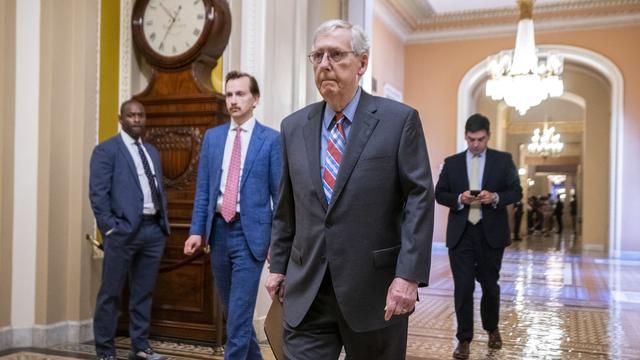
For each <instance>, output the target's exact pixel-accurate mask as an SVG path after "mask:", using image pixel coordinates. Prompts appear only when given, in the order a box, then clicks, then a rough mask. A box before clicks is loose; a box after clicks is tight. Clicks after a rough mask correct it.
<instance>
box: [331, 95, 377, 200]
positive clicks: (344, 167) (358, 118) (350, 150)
mask: <svg viewBox="0 0 640 360" xmlns="http://www.w3.org/2000/svg"><path fill="white" fill-rule="evenodd" d="M376 111H377V108H376V104H375V100H374V98H373V97H372V96H371V95H369V94H367V93H365V92H364V91H362V94H361V95H360V103H359V104H358V108H357V109H356V114H355V117H354V119H350V120H351V126H352V127H351V131H350V132H349V138H348V139H347V148H346V150H345V154H344V158H343V159H342V163H341V164H340V170H339V171H338V178H337V179H336V184H335V186H334V187H333V195H332V197H331V204H329V211H330V210H331V208H332V207H333V205H334V204H335V203H336V201H337V199H338V197H340V194H341V193H342V189H344V186H345V184H346V183H347V181H348V180H349V177H350V176H351V173H352V172H353V168H354V167H355V166H356V164H357V163H358V159H359V158H360V154H361V153H362V150H363V149H364V146H365V145H366V144H367V141H369V137H371V134H372V133H373V129H374V128H375V127H376V124H378V119H377V118H376V117H375V116H374V114H375V112H376Z"/></svg>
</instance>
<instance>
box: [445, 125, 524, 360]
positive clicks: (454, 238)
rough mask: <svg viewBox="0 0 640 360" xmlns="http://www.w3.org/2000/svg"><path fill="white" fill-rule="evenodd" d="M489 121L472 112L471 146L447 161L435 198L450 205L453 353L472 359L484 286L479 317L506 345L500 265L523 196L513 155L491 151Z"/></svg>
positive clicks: (494, 339) (496, 341)
mask: <svg viewBox="0 0 640 360" xmlns="http://www.w3.org/2000/svg"><path fill="white" fill-rule="evenodd" d="M489 129H490V124H489V119H487V118H486V117H485V116H483V115H481V114H473V115H471V116H470V117H469V119H467V123H466V125H465V139H466V141H467V145H468V149H467V150H466V151H463V152H461V153H458V154H455V155H452V156H450V157H448V158H446V159H445V160H444V166H443V167H442V172H440V178H439V179H438V184H437V185H436V201H437V202H438V203H439V204H441V205H444V206H446V207H448V208H449V222H448V225H447V248H449V262H450V265H451V272H452V274H453V284H454V303H455V310H456V319H457V321H458V330H457V333H456V337H457V338H458V346H457V347H456V349H455V351H454V353H453V357H454V358H456V359H468V358H469V352H470V346H469V345H470V343H471V340H472V339H473V291H474V288H475V281H476V280H477V281H478V282H479V283H480V285H481V286H482V300H481V301H480V316H481V318H482V327H483V328H484V330H486V331H487V333H488V335H489V341H488V343H487V344H488V346H489V348H491V349H500V348H501V347H502V337H501V336H500V331H499V329H498V318H499V310H500V286H499V285H498V279H499V278H500V268H501V266H502V255H503V254H504V248H505V247H507V246H509V244H511V236H510V234H509V219H508V217H507V205H509V204H513V203H515V202H518V201H520V199H522V187H520V179H519V178H518V172H517V171H516V166H515V164H514V163H513V160H512V159H511V154H509V153H505V152H502V151H497V150H493V149H489V148H488V147H487V144H488V143H489V137H490V136H491V132H490V130H489Z"/></svg>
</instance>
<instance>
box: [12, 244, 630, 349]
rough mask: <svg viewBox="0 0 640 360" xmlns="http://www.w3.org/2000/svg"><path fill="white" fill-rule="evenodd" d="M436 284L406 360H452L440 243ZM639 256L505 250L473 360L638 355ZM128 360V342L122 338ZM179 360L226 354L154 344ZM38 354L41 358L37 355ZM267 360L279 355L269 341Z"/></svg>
mask: <svg viewBox="0 0 640 360" xmlns="http://www.w3.org/2000/svg"><path fill="white" fill-rule="evenodd" d="M432 264H433V265H432V272H431V274H432V275H431V284H430V286H429V287H428V288H422V289H420V298H421V301H420V302H419V303H418V305H417V307H416V312H415V313H414V314H413V315H412V316H411V317H410V323H409V340H408V350H407V359H410V360H423V359H424V360H426V359H450V358H451V353H452V351H453V348H454V346H455V344H456V342H455V340H454V334H455V313H454V311H453V282H452V280H451V272H450V270H449V262H448V257H447V252H446V249H444V248H443V247H441V246H435V247H434V251H433V260H432ZM638 280H640V261H630V260H613V259H609V258H608V257H607V256H606V254H604V253H586V252H583V251H582V250H581V244H580V241H579V239H576V238H575V237H574V236H573V235H568V234H567V235H564V236H562V237H560V236H558V235H553V236H548V237H544V236H537V235H536V236H531V237H529V238H525V240H523V241H520V242H516V243H514V245H512V246H511V247H509V248H508V249H507V251H506V252H505V256H504V261H503V267H502V272H501V280H500V285H501V287H502V302H501V321H500V328H501V332H502V336H503V341H504V346H503V348H502V349H501V350H497V351H495V350H489V349H488V348H487V346H486V341H487V336H486V334H485V333H484V332H483V331H482V326H481V325H480V317H479V311H478V309H479V304H478V301H479V299H480V294H481V293H480V289H479V286H477V288H478V289H477V292H476V317H475V319H476V327H475V329H476V337H475V339H474V341H473V343H472V346H471V351H472V353H471V359H640V281H638ZM118 344H119V347H120V348H121V349H122V350H120V351H119V353H118V357H119V358H126V349H127V348H128V339H126V338H122V339H119V340H118ZM153 346H154V347H155V348H156V349H157V350H158V351H160V352H163V353H165V354H168V355H170V356H171V358H173V359H181V358H191V359H194V358H196V359H221V358H222V357H221V349H213V348H210V347H206V346H194V345H184V344H176V343H170V342H154V344H153ZM29 350H32V351H30V352H27V351H24V352H21V353H14V354H7V355H5V356H0V359H5V358H6V359H16V360H17V359H29V360H31V359H34V360H35V359H42V358H50V359H59V358H63V357H66V358H69V357H72V358H85V359H86V358H91V355H92V354H93V346H92V345H86V344H79V345H78V344H67V345H62V346H57V347H54V348H51V349H47V351H48V353H49V355H42V350H35V351H33V350H34V349H29ZM38 353H40V355H38ZM263 353H264V354H265V360H270V359H273V355H272V354H271V353H270V351H269V349H268V346H266V345H265V346H264V347H263Z"/></svg>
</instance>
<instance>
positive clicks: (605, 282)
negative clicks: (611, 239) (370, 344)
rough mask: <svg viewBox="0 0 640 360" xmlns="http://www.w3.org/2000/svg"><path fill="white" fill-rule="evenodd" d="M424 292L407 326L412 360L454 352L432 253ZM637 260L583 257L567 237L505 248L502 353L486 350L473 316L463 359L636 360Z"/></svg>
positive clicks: (451, 318) (448, 299)
mask: <svg viewBox="0 0 640 360" xmlns="http://www.w3.org/2000/svg"><path fill="white" fill-rule="evenodd" d="M432 264H434V265H433V268H432V276H431V285H430V287H429V288H425V289H421V291H420V294H421V299H422V301H420V303H419V304H418V306H417V311H416V314H414V315H413V316H412V317H411V318H410V323H409V350H408V355H409V356H410V357H411V358H412V359H446V358H450V357H451V352H452V351H453V348H454V347H455V344H456V341H455V340H454V334H455V313H454V311H453V282H452V280H451V272H450V270H449V265H448V261H447V253H446V250H445V249H434V257H433V262H432ZM639 271H640V261H625V260H611V259H609V258H608V257H607V256H606V254H604V253H583V252H582V251H581V244H580V241H579V240H577V239H576V238H575V237H574V236H573V235H568V234H567V235H565V236H562V237H561V236H558V235H553V236H550V237H543V236H531V237H529V238H526V239H525V240H524V241H521V242H516V243H514V244H513V245H512V246H511V247H509V248H508V249H507V251H506V252H505V256H504V261H503V267H502V271H501V279H500V285H501V288H502V297H501V299H502V301H501V321H500V328H501V332H502V336H503V341H504V346H503V349H501V350H498V351H490V350H489V349H488V348H487V345H486V344H487V343H486V341H487V336H486V334H485V333H484V331H483V330H482V325H481V323H480V314H479V310H478V309H479V299H480V295H481V291H480V289H479V286H477V289H476V294H475V295H476V316H475V320H476V324H475V332H476V338H475V339H474V341H473V342H472V346H471V352H472V356H471V359H640V282H639V281H638V279H639V277H640V272H639Z"/></svg>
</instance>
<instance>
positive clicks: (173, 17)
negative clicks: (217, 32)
mask: <svg viewBox="0 0 640 360" xmlns="http://www.w3.org/2000/svg"><path fill="white" fill-rule="evenodd" d="M213 13H214V10H213V8H211V10H210V12H209V13H207V10H206V7H205V4H204V1H203V0H149V2H148V4H147V7H146V8H145V10H144V16H143V19H142V20H143V26H142V29H143V34H144V38H145V40H146V41H147V44H148V45H149V47H151V49H152V50H153V51H155V52H156V53H157V54H158V55H161V56H164V57H174V56H180V55H182V54H184V53H186V52H187V51H189V49H191V48H192V47H193V46H194V45H195V44H196V42H197V41H198V39H199V38H200V36H201V35H202V33H203V30H204V26H205V23H206V20H205V17H209V18H210V19H212V18H213Z"/></svg>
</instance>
